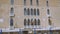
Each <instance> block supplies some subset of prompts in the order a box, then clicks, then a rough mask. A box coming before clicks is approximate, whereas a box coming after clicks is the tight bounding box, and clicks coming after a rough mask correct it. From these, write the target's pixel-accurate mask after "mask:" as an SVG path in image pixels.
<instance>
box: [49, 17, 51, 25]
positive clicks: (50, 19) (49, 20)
mask: <svg viewBox="0 0 60 34" xmlns="http://www.w3.org/2000/svg"><path fill="white" fill-rule="evenodd" d="M48 22H49V25H51V19H50V17H48Z"/></svg>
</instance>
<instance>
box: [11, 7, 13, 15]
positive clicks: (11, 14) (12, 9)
mask: <svg viewBox="0 0 60 34" xmlns="http://www.w3.org/2000/svg"><path fill="white" fill-rule="evenodd" d="M10 14H11V15H13V14H14V9H13V7H12V8H11V11H10Z"/></svg>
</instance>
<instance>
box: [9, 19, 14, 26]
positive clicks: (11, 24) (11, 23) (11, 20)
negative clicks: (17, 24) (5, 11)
mask: <svg viewBox="0 0 60 34" xmlns="http://www.w3.org/2000/svg"><path fill="white" fill-rule="evenodd" d="M10 26H13V18H10Z"/></svg>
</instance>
